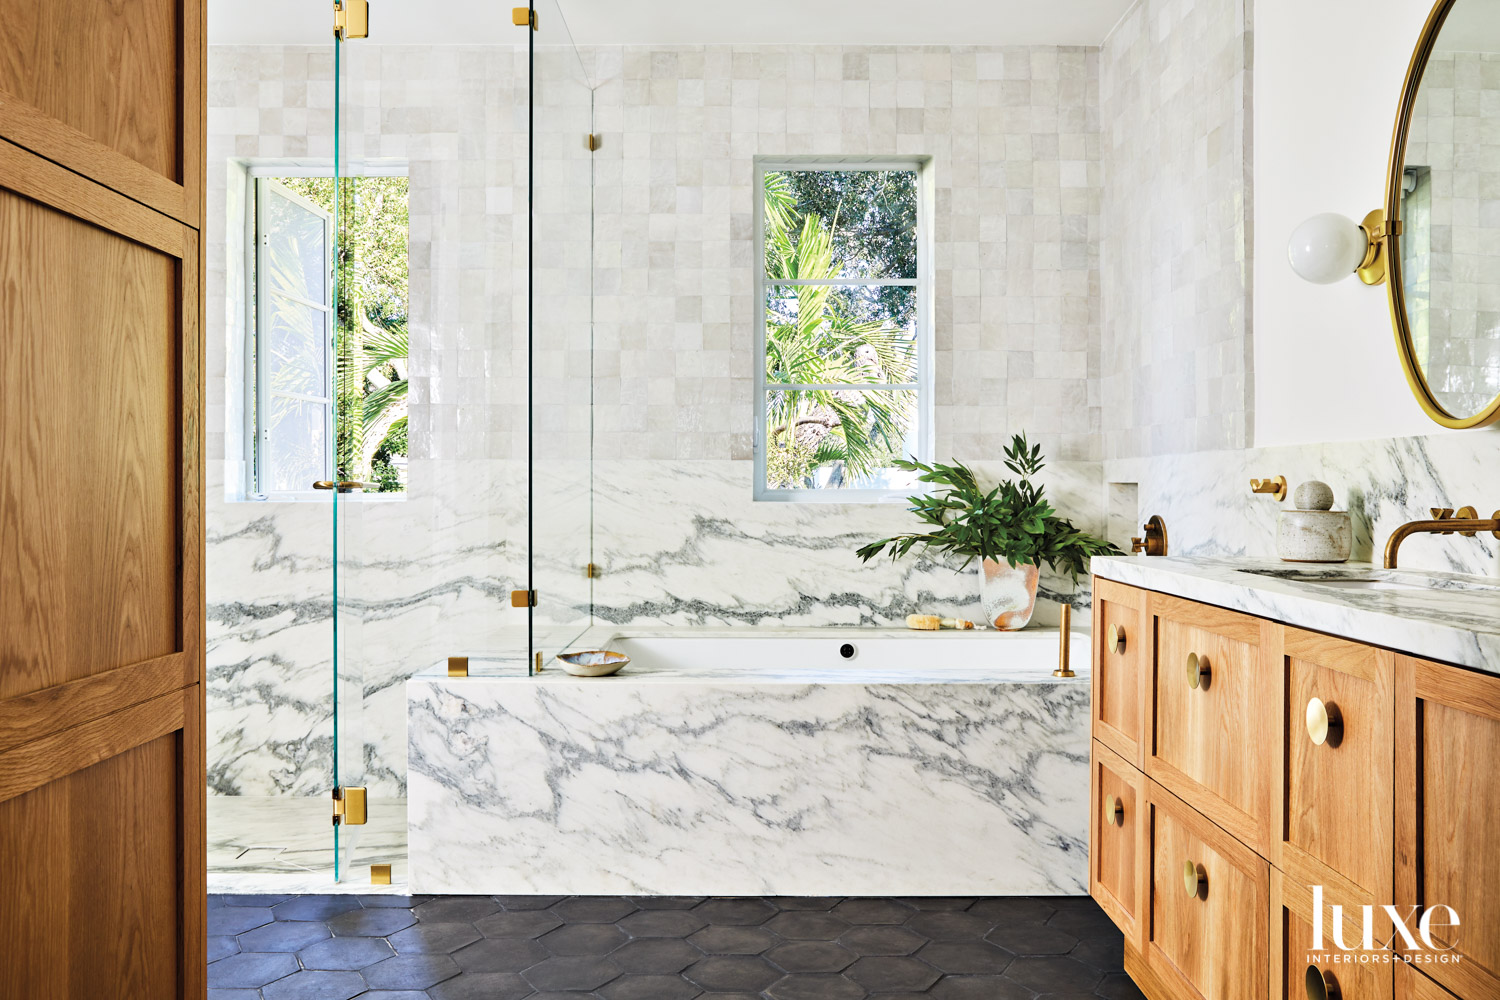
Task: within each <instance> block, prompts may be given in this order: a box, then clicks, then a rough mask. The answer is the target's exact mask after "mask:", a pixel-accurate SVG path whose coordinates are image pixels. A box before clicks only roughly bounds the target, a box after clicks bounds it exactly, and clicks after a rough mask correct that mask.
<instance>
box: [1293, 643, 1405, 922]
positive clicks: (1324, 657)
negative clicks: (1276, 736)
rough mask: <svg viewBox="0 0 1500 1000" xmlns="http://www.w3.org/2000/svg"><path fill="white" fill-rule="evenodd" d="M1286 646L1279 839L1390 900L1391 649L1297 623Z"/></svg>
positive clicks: (1372, 894) (1380, 898)
mask: <svg viewBox="0 0 1500 1000" xmlns="http://www.w3.org/2000/svg"><path fill="white" fill-rule="evenodd" d="M1283 652H1284V654H1285V669H1286V691H1287V698H1286V779H1285V782H1284V784H1283V788H1282V795H1283V796H1284V808H1285V822H1284V824H1283V827H1282V830H1283V838H1284V840H1283V844H1284V848H1287V849H1290V850H1292V851H1299V852H1302V853H1303V854H1304V855H1306V856H1307V857H1310V858H1312V859H1314V860H1316V861H1318V862H1321V863H1322V864H1323V865H1326V866H1327V867H1328V868H1329V869H1331V870H1332V871H1333V872H1335V873H1337V874H1338V875H1341V876H1343V877H1345V878H1347V879H1349V880H1350V881H1351V882H1353V883H1354V885H1355V886H1357V887H1359V888H1360V889H1363V890H1365V892H1366V893H1368V894H1369V895H1370V897H1371V898H1372V899H1373V900H1378V901H1381V902H1383V901H1385V900H1388V899H1390V898H1391V895H1390V891H1391V890H1390V886H1391V836H1392V833H1391V818H1392V810H1393V804H1392V795H1391V791H1390V789H1391V768H1392V759H1393V757H1392V742H1391V741H1392V739H1393V736H1392V726H1393V721H1394V720H1393V714H1394V712H1393V708H1394V706H1393V701H1392V699H1393V693H1392V683H1393V673H1394V668H1395V656H1394V654H1392V653H1390V652H1388V651H1386V650H1383V649H1376V648H1373V647H1370V646H1361V645H1358V644H1356V643H1352V642H1346V641H1344V640H1341V639H1333V638H1330V637H1328V636H1322V635H1317V634H1314V633H1311V632H1301V631H1298V630H1296V629H1286V630H1285V632H1284V639H1283ZM1282 867H1284V868H1291V867H1292V865H1290V864H1283V866H1282Z"/></svg>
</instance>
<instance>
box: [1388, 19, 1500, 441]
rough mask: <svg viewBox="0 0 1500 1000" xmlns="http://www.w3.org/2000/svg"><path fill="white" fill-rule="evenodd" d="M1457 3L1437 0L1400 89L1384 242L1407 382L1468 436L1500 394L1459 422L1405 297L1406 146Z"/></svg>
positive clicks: (1427, 407) (1495, 409) (1434, 412)
mask: <svg viewBox="0 0 1500 1000" xmlns="http://www.w3.org/2000/svg"><path fill="white" fill-rule="evenodd" d="M1457 2H1458V0H1437V3H1435V4H1434V5H1433V7H1432V13H1431V14H1429V15H1428V16H1427V23H1426V24H1425V25H1424V26H1423V28H1422V34H1421V35H1419V36H1418V37H1417V48H1416V51H1414V52H1413V53H1412V57H1411V65H1409V66H1408V67H1407V69H1406V82H1405V83H1404V84H1403V85H1402V87H1401V103H1400V105H1399V106H1398V107H1397V109H1396V129H1395V132H1394V134H1393V135H1392V136H1391V158H1390V163H1389V166H1388V167H1387V169H1386V181H1385V188H1386V190H1385V217H1386V227H1385V234H1384V236H1383V240H1384V243H1385V248H1384V249H1385V253H1384V256H1385V266H1386V274H1387V281H1386V284H1385V287H1386V297H1387V299H1388V301H1389V302H1390V307H1391V326H1392V327H1394V328H1395V332H1396V352H1397V354H1399V355H1400V358H1401V369H1402V371H1404V372H1405V373H1406V382H1407V384H1408V385H1409V386H1411V391H1412V395H1414V396H1416V397H1417V402H1418V403H1420V404H1421V406H1422V409H1423V410H1424V411H1425V412H1426V413H1427V415H1428V416H1429V417H1431V418H1432V419H1433V420H1435V421H1437V422H1438V423H1440V424H1442V425H1443V426H1444V427H1451V428H1454V429H1456V430H1463V429H1466V428H1470V427H1484V426H1486V425H1488V424H1492V423H1494V422H1495V421H1496V420H1500V393H1497V394H1496V396H1495V398H1494V399H1492V400H1490V402H1489V405H1487V406H1486V407H1485V408H1484V409H1483V410H1481V411H1479V412H1478V413H1476V414H1473V415H1471V416H1466V417H1460V416H1454V415H1453V414H1452V413H1449V412H1448V410H1447V409H1446V408H1445V407H1444V406H1443V404H1442V403H1440V402H1438V399H1437V396H1436V395H1435V394H1434V393H1433V391H1432V387H1431V386H1429V385H1428V384H1427V376H1426V375H1425V374H1423V372H1422V368H1421V366H1420V365H1418V364H1417V357H1416V346H1415V345H1414V344H1413V343H1412V339H1411V321H1410V319H1409V318H1408V317H1407V314H1406V292H1405V289H1404V288H1403V287H1402V280H1401V229H1402V219H1401V181H1402V175H1403V173H1404V172H1405V168H1406V140H1407V137H1408V134H1409V133H1410V131H1411V114H1412V109H1413V107H1415V105H1416V103H1417V92H1418V91H1419V90H1420V89H1421V86H1422V75H1423V73H1425V72H1426V70H1427V62H1428V59H1429V58H1431V56H1432V50H1433V47H1434V46H1435V45H1436V44H1437V39H1438V34H1439V33H1440V32H1442V30H1443V24H1444V22H1446V21H1447V20H1448V14H1449V12H1450V11H1452V10H1453V5H1454V4H1455V3H1457Z"/></svg>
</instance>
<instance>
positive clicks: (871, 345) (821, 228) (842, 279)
mask: <svg viewBox="0 0 1500 1000" xmlns="http://www.w3.org/2000/svg"><path fill="white" fill-rule="evenodd" d="M757 168H758V169H757V178H758V181H759V187H758V191H759V192H760V193H761V194H762V197H760V198H759V199H758V203H757V214H756V232H757V236H758V240H759V243H760V247H761V253H760V260H761V266H760V268H759V273H758V277H757V299H758V301H759V302H760V303H761V309H760V310H759V313H760V315H759V321H758V324H757V328H758V331H759V337H758V356H759V357H760V359H761V360H760V361H759V362H758V366H757V373H756V381H757V392H756V480H755V497H756V499H760V500H810V501H833V502H849V501H880V500H887V499H900V498H903V497H904V496H905V494H906V492H907V489H906V487H908V486H909V485H910V484H911V483H912V482H913V481H914V479H913V477H912V476H911V475H910V474H909V473H905V472H902V471H900V470H897V469H895V468H893V467H892V464H891V463H892V462H893V461H894V460H895V459H898V458H911V457H916V458H919V459H924V460H925V459H929V458H930V450H931V449H930V440H931V432H932V429H931V382H932V375H931V322H930V313H929V310H930V303H931V301H932V294H931V291H932V285H931V279H930V274H931V265H930V250H929V247H930V236H929V230H928V224H929V223H928V218H929V215H930V213H929V211H928V208H927V184H926V183H925V182H926V177H925V175H924V166H923V163H922V162H921V161H919V160H915V159H905V160H895V161H881V162H873V161H871V162H864V163H858V162H848V161H842V160H837V159H826V158H825V159H815V160H795V161H779V162H778V161H771V160H762V161H758V162H757ZM875 387H878V388H875Z"/></svg>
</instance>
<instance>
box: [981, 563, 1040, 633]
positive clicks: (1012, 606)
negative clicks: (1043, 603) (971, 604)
mask: <svg viewBox="0 0 1500 1000" xmlns="http://www.w3.org/2000/svg"><path fill="white" fill-rule="evenodd" d="M980 572H981V573H983V574H984V581H983V583H982V584H981V587H980V600H981V602H982V603H983V604H984V619H985V621H987V622H989V623H990V624H991V625H993V626H994V627H995V628H998V629H1001V630H1003V631H1006V632H1012V631H1014V630H1016V629H1018V628H1025V627H1026V623H1027V622H1029V621H1031V613H1032V611H1034V610H1036V581H1037V568H1036V567H1035V566H1032V565H1020V566H1014V567H1012V566H1011V565H1010V564H1009V563H1007V562H1005V560H1003V559H1002V560H1000V561H999V562H996V561H995V560H993V559H986V560H985V561H984V564H983V565H982V566H981V567H980Z"/></svg>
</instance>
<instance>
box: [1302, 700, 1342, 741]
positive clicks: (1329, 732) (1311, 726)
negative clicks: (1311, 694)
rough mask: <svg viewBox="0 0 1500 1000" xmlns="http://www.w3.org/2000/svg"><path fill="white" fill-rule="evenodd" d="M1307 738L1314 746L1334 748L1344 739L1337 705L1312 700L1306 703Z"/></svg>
mask: <svg viewBox="0 0 1500 1000" xmlns="http://www.w3.org/2000/svg"><path fill="white" fill-rule="evenodd" d="M1307 737H1308V739H1310V740H1312V741H1313V743H1314V744H1315V745H1316V746H1322V745H1323V744H1324V743H1327V744H1328V745H1329V746H1331V747H1336V746H1338V745H1339V743H1340V742H1341V741H1342V740H1343V738H1344V718H1343V716H1342V715H1341V714H1340V713H1339V707H1338V705H1336V704H1334V703H1333V702H1331V701H1329V702H1325V701H1323V699H1321V698H1313V699H1312V700H1311V701H1309V702H1308V703H1307Z"/></svg>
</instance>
